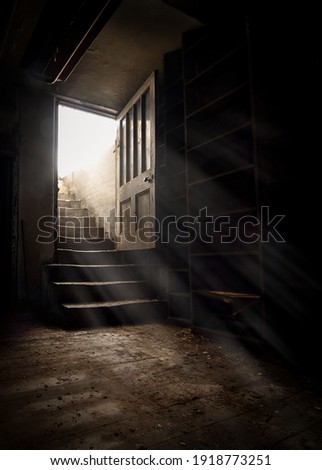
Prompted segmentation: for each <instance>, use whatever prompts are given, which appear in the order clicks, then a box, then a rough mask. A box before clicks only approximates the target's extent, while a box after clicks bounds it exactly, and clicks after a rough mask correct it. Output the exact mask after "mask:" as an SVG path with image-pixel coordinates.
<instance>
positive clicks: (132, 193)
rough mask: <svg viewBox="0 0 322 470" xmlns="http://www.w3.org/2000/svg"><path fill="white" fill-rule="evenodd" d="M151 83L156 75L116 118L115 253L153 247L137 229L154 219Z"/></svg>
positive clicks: (153, 127)
mask: <svg viewBox="0 0 322 470" xmlns="http://www.w3.org/2000/svg"><path fill="white" fill-rule="evenodd" d="M155 81H156V74H155V73H153V74H152V75H151V76H150V77H149V79H148V80H147V81H146V82H145V83H144V84H143V85H142V87H141V88H140V89H139V90H138V92H137V93H136V94H135V95H134V97H133V98H132V99H131V100H130V102H129V103H128V104H127V105H126V106H125V108H124V109H123V111H122V112H121V113H120V115H119V117H118V137H117V145H116V148H117V152H116V158H117V165H116V168H117V175H116V201H117V204H116V211H117V215H118V217H119V221H120V223H119V229H118V232H117V235H118V241H117V249H119V250H123V249H124V250H129V249H146V248H154V246H155V245H154V242H151V237H150V238H147V237H143V239H142V236H141V233H143V232H144V230H142V227H141V226H139V219H142V218H144V219H145V220H148V219H149V220H150V221H153V219H154V216H155V181H154V168H155ZM123 218H124V220H123ZM135 218H136V223H134V224H133V221H134V220H135ZM130 223H132V225H131V227H130ZM151 223H152V222H151ZM132 232H133V233H132ZM133 237H134V240H133Z"/></svg>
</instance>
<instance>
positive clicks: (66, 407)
mask: <svg viewBox="0 0 322 470" xmlns="http://www.w3.org/2000/svg"><path fill="white" fill-rule="evenodd" d="M0 352H1V357H0V363H1V372H0V380H1V382H0V383H1V388H0V411H1V428H0V432H1V434H0V447H1V448H2V449H322V395H321V387H320V385H319V383H318V381H317V380H316V379H312V378H308V377H304V376H303V375H302V376H298V375H297V374H296V373H295V372H294V371H293V372H291V371H290V370H288V369H284V368H283V366H281V365H277V364H276V363H275V364H274V362H273V363H271V362H270V361H269V360H268V358H263V357H262V358H261V359H259V358H256V357H255V356H254V355H253V354H250V353H249V352H248V351H247V350H246V349H244V348H243V347H242V346H236V347H232V346H231V345H230V346H224V345H221V346H220V345H219V344H218V343H217V342H215V341H213V340H209V339H206V338H203V337H201V336H195V335H193V334H191V332H190V330H189V329H183V328H179V327H174V326H167V325H145V326H142V325H141V326H127V327H112V328H104V329H102V330H90V331H84V330H82V331H78V332H75V331H61V330H59V329H54V328H46V327H44V326H42V325H39V324H38V325H37V324H33V323H31V322H29V321H25V322H24V323H23V324H22V325H21V324H19V323H18V324H16V325H15V327H14V328H11V330H10V334H7V336H6V337H5V338H4V339H3V340H2V343H1V349H0ZM275 362H276V361H275Z"/></svg>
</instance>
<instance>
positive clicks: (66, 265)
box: [47, 263, 137, 268]
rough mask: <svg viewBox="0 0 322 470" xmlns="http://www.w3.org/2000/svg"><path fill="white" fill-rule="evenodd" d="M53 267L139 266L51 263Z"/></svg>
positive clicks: (125, 266)
mask: <svg viewBox="0 0 322 470" xmlns="http://www.w3.org/2000/svg"><path fill="white" fill-rule="evenodd" d="M47 266H51V267H72V268H128V267H132V266H137V265H136V264H74V263H73V264H69V263H51V264H47Z"/></svg>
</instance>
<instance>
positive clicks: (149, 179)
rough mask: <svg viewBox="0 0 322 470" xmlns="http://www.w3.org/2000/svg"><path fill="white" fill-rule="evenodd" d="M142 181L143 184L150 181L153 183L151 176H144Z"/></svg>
mask: <svg viewBox="0 0 322 470" xmlns="http://www.w3.org/2000/svg"><path fill="white" fill-rule="evenodd" d="M143 181H144V183H152V181H153V175H151V176H146V177H145V178H144V180H143Z"/></svg>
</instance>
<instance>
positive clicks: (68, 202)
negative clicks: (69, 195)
mask: <svg viewBox="0 0 322 470" xmlns="http://www.w3.org/2000/svg"><path fill="white" fill-rule="evenodd" d="M57 207H67V208H72V209H81V208H82V201H80V200H75V199H74V200H73V199H58V200H57Z"/></svg>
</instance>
